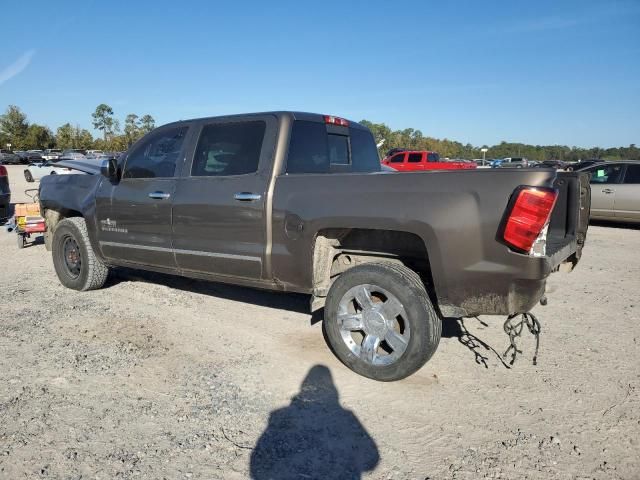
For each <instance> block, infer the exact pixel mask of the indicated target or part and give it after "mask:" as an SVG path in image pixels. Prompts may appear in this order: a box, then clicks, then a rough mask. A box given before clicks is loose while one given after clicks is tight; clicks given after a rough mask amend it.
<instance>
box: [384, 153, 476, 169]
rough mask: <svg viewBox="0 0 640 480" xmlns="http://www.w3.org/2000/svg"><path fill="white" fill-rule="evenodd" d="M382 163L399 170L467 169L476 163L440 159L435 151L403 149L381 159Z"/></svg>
mask: <svg viewBox="0 0 640 480" xmlns="http://www.w3.org/2000/svg"><path fill="white" fill-rule="evenodd" d="M382 164H383V165H387V166H388V167H391V168H393V169H394V170H398V171H399V172H415V171H420V170H467V169H472V168H476V164H475V163H472V162H464V161H442V160H441V159H440V155H438V153H436V152H428V151H419V150H404V151H400V152H397V153H395V154H394V155H392V156H390V157H385V158H384V159H383V160H382Z"/></svg>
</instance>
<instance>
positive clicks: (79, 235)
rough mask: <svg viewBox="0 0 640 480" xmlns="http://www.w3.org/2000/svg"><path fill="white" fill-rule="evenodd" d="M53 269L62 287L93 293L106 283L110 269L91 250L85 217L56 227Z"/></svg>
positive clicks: (66, 219) (52, 248)
mask: <svg viewBox="0 0 640 480" xmlns="http://www.w3.org/2000/svg"><path fill="white" fill-rule="evenodd" d="M51 253H52V255H53V266H54V267H55V270H56V274H57V275H58V278H59V279H60V283H62V284H63V285H64V286H65V287H68V288H71V289H73V290H80V291H86V290H95V289H97V288H101V287H102V286H103V285H104V283H105V282H106V281H107V276H108V274H109V268H108V267H107V266H106V265H105V264H104V263H102V261H100V259H99V258H98V257H96V254H95V253H94V251H93V248H91V243H90V242H89V235H88V233H87V224H86V223H85V221H84V218H80V217H72V218H65V219H64V220H62V221H60V223H58V225H57V226H56V229H55V231H54V233H53V241H52V245H51Z"/></svg>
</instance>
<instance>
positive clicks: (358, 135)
mask: <svg viewBox="0 0 640 480" xmlns="http://www.w3.org/2000/svg"><path fill="white" fill-rule="evenodd" d="M60 164H61V165H63V164H64V165H65V166H69V167H72V168H77V169H80V170H84V171H85V172H86V173H90V174H91V173H93V175H52V176H48V177H46V178H44V179H43V180H42V182H41V186H40V202H41V208H42V212H44V216H45V218H46V221H47V227H48V232H47V235H46V238H45V244H46V245H47V248H49V249H51V250H52V254H53V263H54V266H55V270H56V272H57V274H58V277H59V279H60V281H61V282H62V283H63V284H64V285H65V286H67V287H69V288H73V289H76V290H91V289H96V288H100V287H102V286H103V285H104V283H105V280H106V278H107V275H108V272H109V269H110V268H113V267H118V266H125V267H133V268H139V269H144V270H152V271H159V272H166V273H171V274H177V275H183V276H188V277H193V278H201V279H208V280H214V281H219V282H228V283H232V284H237V285H244V286H250V287H258V288H264V289H271V290H281V291H292V292H303V293H307V294H310V295H311V299H312V301H311V305H312V309H314V310H316V309H320V308H322V307H323V308H324V317H323V318H324V322H323V327H324V329H325V333H326V337H327V339H328V342H329V343H330V347H331V349H332V350H333V351H334V353H335V354H336V356H337V357H338V358H339V359H340V360H341V361H342V362H343V363H344V364H345V365H347V366H348V367H349V368H351V369H352V370H354V371H356V372H358V373H359V374H362V375H365V376H367V377H370V378H374V379H377V380H382V381H391V380H398V379H401V378H404V377H406V376H408V375H410V374H412V373H413V372H415V371H416V370H418V369H419V368H420V367H421V366H422V365H423V364H424V363H425V362H426V361H427V360H428V359H429V358H430V357H431V356H432V355H433V353H434V352H435V350H436V348H437V346H438V342H439V340H440V334H441V319H442V318H443V317H465V316H473V315H480V314H484V315H498V314H499V315H508V314H513V313H520V312H527V311H529V310H530V309H531V308H532V307H533V306H534V305H535V304H536V303H537V302H538V301H539V300H540V299H541V298H542V297H543V295H544V292H545V281H546V278H547V277H548V276H549V274H551V273H552V272H553V271H555V270H558V269H559V268H560V267H561V265H563V264H565V265H567V266H568V267H569V268H572V267H573V266H575V264H576V263H577V262H578V260H579V258H580V254H581V250H582V246H583V244H584V241H585V238H586V232H587V226H588V221H589V205H590V190H589V182H588V180H589V179H588V176H587V175H585V174H580V173H574V172H571V173H556V172H555V171H554V170H546V169H535V170H533V169H531V170H529V169H504V170H502V169H499V170H475V169H474V170H458V171H428V172H415V173H389V172H383V171H381V166H380V160H379V156H378V152H377V149H376V145H375V142H374V139H373V136H372V134H371V132H370V131H369V130H368V129H367V128H365V127H363V126H362V125H359V124H358V123H356V122H352V121H348V120H345V119H343V118H339V117H334V116H330V115H319V114H310V113H298V112H269V113H256V114H246V115H234V116H225V117H213V118H203V119H195V120H186V121H180V122H176V123H171V124H168V125H165V126H162V127H159V128H157V129H156V130H154V131H153V132H151V133H149V134H148V135H146V136H145V137H144V138H142V139H141V140H139V141H138V142H137V143H136V144H134V145H133V146H132V147H131V148H130V149H129V151H128V152H127V153H126V154H124V155H123V156H121V157H120V158H118V159H115V158H112V159H109V160H106V161H104V162H103V163H102V164H101V165H95V164H93V165H92V164H91V162H90V161H61V162H60Z"/></svg>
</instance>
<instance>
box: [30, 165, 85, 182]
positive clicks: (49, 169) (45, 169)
mask: <svg viewBox="0 0 640 480" xmlns="http://www.w3.org/2000/svg"><path fill="white" fill-rule="evenodd" d="M70 173H74V170H73V169H72V168H69V167H59V166H57V165H56V162H54V161H51V162H39V163H32V164H31V165H29V166H28V167H27V168H26V169H25V170H24V178H25V180H26V181H27V182H35V181H36V180H40V179H41V178H42V177H44V176H46V175H69V174H70ZM75 173H77V172H75Z"/></svg>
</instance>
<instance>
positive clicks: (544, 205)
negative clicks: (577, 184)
mask: <svg viewBox="0 0 640 480" xmlns="http://www.w3.org/2000/svg"><path fill="white" fill-rule="evenodd" d="M557 197H558V192H556V191H555V190H546V189H545V190H543V189H538V188H523V189H522V190H520V191H519V192H518V196H517V197H516V201H515V202H514V203H513V207H512V208H511V212H510V213H509V216H508V217H507V222H506V224H505V227H504V234H503V238H504V241H505V242H507V243H508V244H509V245H511V246H512V247H515V248H517V249H519V250H522V251H523V252H527V253H528V252H529V251H530V250H531V247H532V246H533V243H534V242H535V241H536V239H537V238H538V235H540V232H541V231H542V229H543V228H544V227H545V225H546V224H547V222H548V221H549V216H550V215H551V211H552V210H553V206H554V205H555V203H556V198H557Z"/></svg>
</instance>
